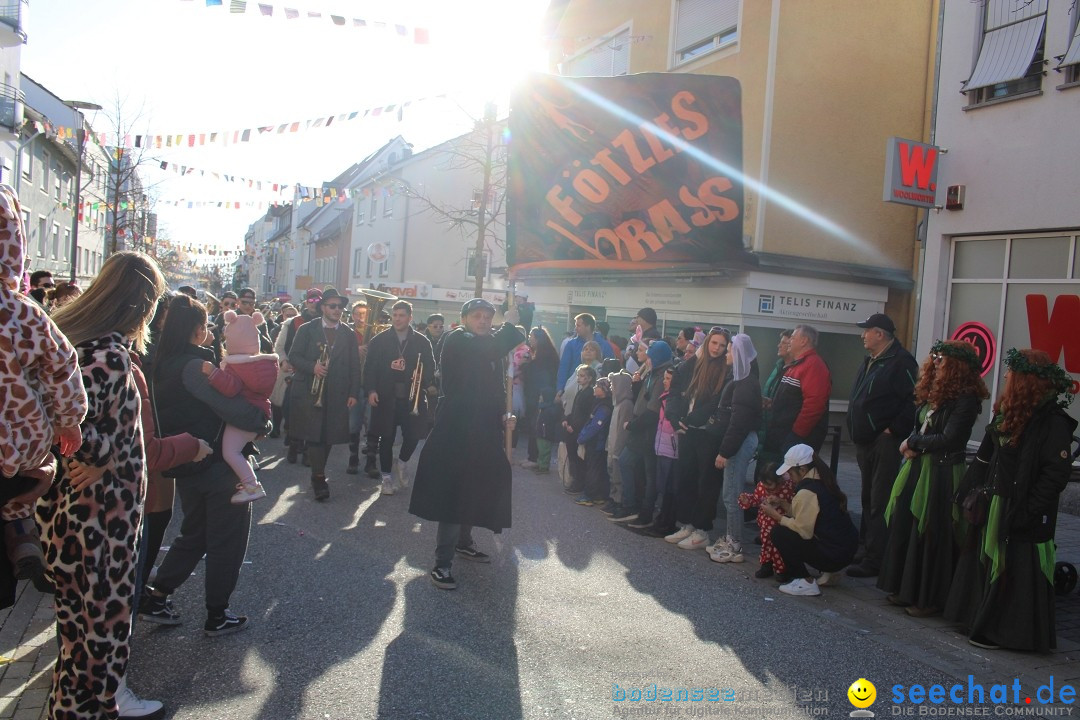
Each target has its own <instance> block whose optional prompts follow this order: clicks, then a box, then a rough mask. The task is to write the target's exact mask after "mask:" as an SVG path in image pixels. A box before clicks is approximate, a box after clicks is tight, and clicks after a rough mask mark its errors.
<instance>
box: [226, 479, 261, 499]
mask: <svg viewBox="0 0 1080 720" xmlns="http://www.w3.org/2000/svg"><path fill="white" fill-rule="evenodd" d="M264 497H266V490H264V489H263V486H262V484H261V483H260V482H259V481H258V480H256V481H255V484H254V485H245V484H244V483H238V484H237V485H236V492H235V493H234V494H233V496H232V497H231V498H230V499H229V500H230V502H232V504H233V505H243V504H244V503H249V502H253V501H255V500H260V499H262V498H264Z"/></svg>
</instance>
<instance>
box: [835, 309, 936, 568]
mask: <svg viewBox="0 0 1080 720" xmlns="http://www.w3.org/2000/svg"><path fill="white" fill-rule="evenodd" d="M855 324H856V325H858V326H859V327H861V328H863V332H862V338H863V345H864V346H865V347H866V350H867V352H868V353H869V355H867V356H866V359H865V360H863V363H862V365H861V366H860V367H859V372H858V374H857V375H856V376H855V385H854V386H853V387H852V389H851V402H850V403H849V404H848V415H847V425H848V431H849V432H850V433H851V441H852V442H854V443H855V458H856V460H857V461H858V463H859V472H860V473H861V475H862V509H863V510H862V522H861V523H860V528H859V531H860V535H861V539H862V542H863V545H864V548H865V553H864V555H863V558H862V562H860V563H859V564H858V565H853V566H851V567H849V568H848V570H847V573H848V575H851V576H852V577H874V576H875V575H877V574H878V570H879V568H880V567H881V560H882V558H883V557H884V554H885V542H886V539H887V532H888V531H887V529H886V526H885V507H886V505H888V504H889V493H890V491H891V490H892V486H893V482H894V481H895V480H896V475H897V473H898V472H900V461H901V459H902V458H901V457H900V443H902V442H903V441H904V440H905V439H906V438H907V436H908V435H910V434H911V429H912V428H913V427H914V426H915V377H916V376H917V375H918V374H919V364H918V363H917V362H915V358H913V357H912V356H911V353H909V352H908V351H907V350H905V349H904V347H903V346H902V345H901V344H900V341H899V340H897V339H896V337H895V336H894V333H895V332H896V326H895V325H894V324H893V321H892V320H891V319H890V318H889V316H888V315H883V314H882V313H875V314H873V315H871V316H870V317H868V318H867V319H866V320H864V321H862V322H860V323H855Z"/></svg>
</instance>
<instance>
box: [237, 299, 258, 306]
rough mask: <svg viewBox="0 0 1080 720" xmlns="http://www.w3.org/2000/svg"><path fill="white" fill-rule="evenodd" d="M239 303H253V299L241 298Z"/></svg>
mask: <svg viewBox="0 0 1080 720" xmlns="http://www.w3.org/2000/svg"><path fill="white" fill-rule="evenodd" d="M240 304H241V305H254V304H255V301H254V300H248V299H247V298H241V300H240Z"/></svg>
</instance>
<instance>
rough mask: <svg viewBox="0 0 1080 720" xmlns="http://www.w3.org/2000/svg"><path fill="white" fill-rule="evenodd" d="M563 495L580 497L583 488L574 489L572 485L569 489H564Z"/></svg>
mask: <svg viewBox="0 0 1080 720" xmlns="http://www.w3.org/2000/svg"><path fill="white" fill-rule="evenodd" d="M563 494H564V495H580V494H581V488H579V487H574V486H573V485H571V486H570V487H568V488H563Z"/></svg>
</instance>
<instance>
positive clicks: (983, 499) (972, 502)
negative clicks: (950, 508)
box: [960, 485, 993, 527]
mask: <svg viewBox="0 0 1080 720" xmlns="http://www.w3.org/2000/svg"><path fill="white" fill-rule="evenodd" d="M992 495H993V488H991V487H990V486H988V485H984V486H983V487H977V488H975V489H974V490H971V491H970V492H968V494H967V495H966V496H965V497H964V501H963V502H962V503H960V510H961V512H963V514H964V520H966V521H967V523H968V524H969V525H971V526H972V527H982V526H983V525H985V524H986V516H987V515H988V514H989V512H990V498H991V496H992Z"/></svg>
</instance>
